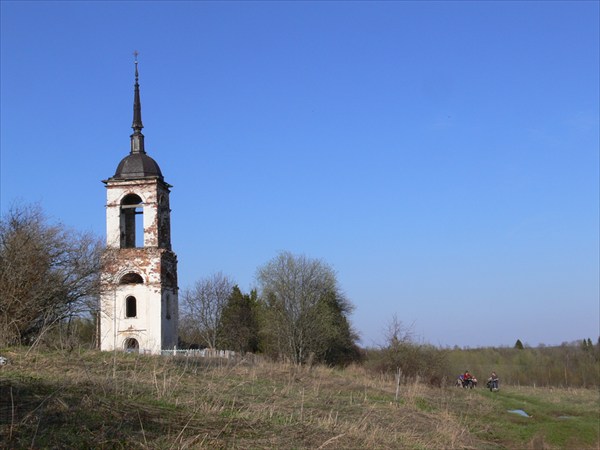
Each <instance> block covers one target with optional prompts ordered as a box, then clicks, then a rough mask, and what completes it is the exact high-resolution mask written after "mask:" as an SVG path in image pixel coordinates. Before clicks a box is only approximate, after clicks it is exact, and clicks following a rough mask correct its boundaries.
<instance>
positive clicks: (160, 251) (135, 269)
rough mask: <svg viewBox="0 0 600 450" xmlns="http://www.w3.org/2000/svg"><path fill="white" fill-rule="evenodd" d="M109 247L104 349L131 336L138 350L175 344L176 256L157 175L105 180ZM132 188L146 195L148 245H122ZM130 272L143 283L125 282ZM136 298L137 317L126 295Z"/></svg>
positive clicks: (166, 194) (103, 307)
mask: <svg viewBox="0 0 600 450" xmlns="http://www.w3.org/2000/svg"><path fill="white" fill-rule="evenodd" d="M106 187H107V204H106V227H107V233H106V235H107V236H106V237H107V242H106V244H107V250H106V253H105V255H104V268H103V272H102V277H101V283H102V294H101V320H100V343H101V344H100V348H101V350H113V349H114V348H117V349H123V348H124V345H125V342H126V341H127V339H129V338H133V339H136V340H137V342H138V343H139V348H140V351H148V352H152V353H160V350H161V348H173V347H174V346H175V345H176V344H177V325H178V309H179V302H178V288H177V257H176V256H175V254H174V253H173V252H172V251H171V250H170V249H171V243H170V209H169V188H168V185H166V184H165V183H162V182H160V181H158V180H156V179H148V180H123V181H121V180H119V181H108V182H107V186H106ZM129 194H136V195H137V196H139V197H140V198H141V199H142V203H143V204H142V205H141V207H143V229H144V240H143V243H144V247H139V248H121V242H122V238H121V235H122V233H124V224H123V220H122V217H121V216H122V215H121V203H122V201H123V198H124V197H125V196H126V195H129ZM128 273H135V274H138V275H140V276H141V277H142V280H143V283H138V284H123V283H121V280H122V278H123V276H125V275H127V274H128ZM129 296H133V297H135V299H136V306H137V307H136V315H135V317H130V318H128V317H126V299H127V297H129Z"/></svg>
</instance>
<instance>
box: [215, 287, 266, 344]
mask: <svg viewBox="0 0 600 450" xmlns="http://www.w3.org/2000/svg"><path fill="white" fill-rule="evenodd" d="M257 297H258V296H257V294H256V291H255V290H252V291H251V292H250V294H242V291H241V290H240V288H239V287H238V286H237V285H236V286H234V287H233V289H232V291H231V295H230V296H229V299H228V300H227V304H226V305H225V307H224V308H223V312H222V314H221V321H220V323H219V328H220V332H219V333H218V335H219V336H220V339H221V344H220V346H221V347H222V348H226V349H229V350H235V351H236V352H240V353H246V352H251V353H256V351H257V350H258V328H259V327H258V298H257Z"/></svg>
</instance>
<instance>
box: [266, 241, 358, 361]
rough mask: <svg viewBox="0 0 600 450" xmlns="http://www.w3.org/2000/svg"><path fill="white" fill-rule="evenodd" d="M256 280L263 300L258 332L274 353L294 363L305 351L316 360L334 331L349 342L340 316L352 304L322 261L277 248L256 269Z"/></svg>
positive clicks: (304, 357) (305, 355)
mask: <svg viewBox="0 0 600 450" xmlns="http://www.w3.org/2000/svg"><path fill="white" fill-rule="evenodd" d="M257 279H258V282H259V285H260V289H261V292H260V293H261V298H262V301H263V302H265V304H266V305H265V306H266V308H265V309H266V317H265V320H264V325H263V327H262V330H263V333H264V334H266V335H267V338H266V340H267V341H268V342H269V345H271V346H274V347H275V348H276V349H277V351H278V353H279V355H280V356H285V357H287V358H290V360H292V361H293V362H294V363H297V364H300V363H304V362H306V361H307V359H308V358H309V357H310V355H311V354H312V355H315V356H316V357H317V358H319V357H320V356H322V355H324V354H325V352H326V351H327V349H328V347H329V346H330V344H331V343H332V340H333V339H337V336H339V335H340V333H339V331H340V330H341V331H343V333H342V334H345V335H346V336H347V337H348V339H347V342H348V345H350V346H351V345H353V340H354V339H355V335H354V334H353V333H352V332H351V330H350V328H349V323H348V321H347V320H346V315H347V313H349V312H350V311H351V310H352V305H351V304H350V303H349V302H348V300H346V299H345V297H344V296H343V295H342V293H341V292H340V289H339V287H338V283H337V279H336V275H335V272H334V271H333V269H331V267H329V266H328V265H327V264H325V263H324V262H322V261H320V260H317V259H310V258H307V257H305V256H296V255H293V254H291V253H289V252H282V253H280V254H279V255H277V256H276V257H275V258H273V259H272V260H271V261H269V262H268V263H267V264H265V265H264V266H263V267H262V268H260V269H259V270H258V276H257ZM340 319H341V320H340ZM338 340H339V339H338Z"/></svg>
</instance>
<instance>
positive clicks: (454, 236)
mask: <svg viewBox="0 0 600 450" xmlns="http://www.w3.org/2000/svg"><path fill="white" fill-rule="evenodd" d="M1 13H2V14H1V67H0V68H1V169H0V175H1V181H0V188H1V192H0V200H1V210H2V211H6V209H7V208H8V207H9V206H10V205H11V203H13V202H15V201H21V202H27V203H30V202H39V203H40V204H41V206H42V207H43V209H44V210H45V211H46V212H47V213H48V214H49V215H50V216H51V217H52V218H54V219H57V220H61V221H62V222H63V223H65V224H66V225H68V226H70V227H73V228H76V229H80V230H91V231H93V232H95V233H97V234H98V235H101V236H104V235H105V216H104V214H105V210H104V204H105V195H106V192H105V188H104V185H103V184H102V183H101V180H103V179H106V178H108V177H110V176H112V175H113V174H114V172H115V169H116V167H117V164H118V163H119V161H120V160H121V159H122V158H123V157H124V156H126V155H127V153H128V152H129V135H130V134H131V128H130V126H131V122H132V103H133V82H134V80H133V74H134V73H133V72H134V65H133V56H132V52H133V50H138V51H139V53H140V55H139V70H140V89H141V99H142V118H143V123H144V126H145V128H144V134H145V136H146V150H147V151H148V154H149V155H150V156H152V157H153V158H154V159H156V161H157V162H158V163H159V165H160V167H161V169H162V172H163V174H164V176H165V180H166V181H167V182H168V183H170V184H172V185H173V186H174V187H173V189H172V194H171V206H172V210H173V211H172V238H173V249H174V250H175V252H176V253H177V255H178V258H179V284H180V287H181V288H186V287H188V286H190V285H191V284H192V283H193V282H194V281H195V280H197V279H200V278H202V277H205V276H208V275H210V274H212V273H214V272H217V271H222V272H223V273H224V274H226V275H228V276H230V277H231V278H233V279H234V280H235V281H236V282H237V283H238V284H239V285H240V287H241V288H242V290H244V291H249V290H250V289H251V288H252V287H253V286H255V283H256V282H255V274H256V269H257V268H258V267H259V266H261V265H262V264H264V263H266V262H267V261H268V260H269V259H271V258H273V257H274V256H275V255H276V254H277V253H278V252H279V251H282V250H288V251H291V252H293V253H296V254H304V255H307V256H309V257H312V258H319V259H322V260H324V261H325V262H327V263H328V264H330V265H331V266H332V267H333V268H334V269H335V270H336V271H337V274H338V279H339V281H340V285H341V287H342V289H343V290H344V292H345V293H346V295H347V296H348V298H349V299H350V300H351V301H352V302H353V303H354V305H355V306H356V310H355V312H354V313H353V315H352V322H353V324H354V326H355V328H356V329H357V330H358V331H359V333H360V335H361V342H362V344H364V345H377V344H382V343H383V337H382V330H383V329H384V328H385V326H386V325H387V324H389V322H390V319H391V317H392V315H393V314H396V315H397V317H398V319H399V320H401V321H402V322H403V323H404V324H405V325H406V326H407V327H411V328H412V331H413V333H414V334H415V336H416V337H417V339H418V340H420V341H422V342H429V343H432V344H435V345H442V346H453V345H459V346H461V347H462V346H471V347H476V346H487V345H506V346H512V345H513V344H514V342H515V341H516V340H517V339H521V341H523V342H524V343H528V344H529V345H533V346H535V345H538V344H539V343H544V344H547V345H554V344H560V343H561V342H563V341H572V340H576V339H582V338H588V337H589V338H592V340H594V341H595V339H597V336H598V334H599V326H600V325H599V320H600V318H599V317H600V311H599V284H600V281H599V271H600V268H599V246H600V243H599V227H600V225H599V215H600V213H599V202H600V200H599V191H600V189H599V167H600V162H599V146H600V138H599V122H600V113H599V104H600V94H599V85H600V76H599V61H600V51H599V41H600V37H599V16H600V13H599V2H597V1H579V2H578V1H569V2H560V1H552V2H543V1H536V2H526V1H519V2H515V1H513V2H491V1H490V2H467V1H460V2H451V1H444V2H433V1H431V2H342V1H339V2H325V1H323V2H300V1H297V2H251V1H248V2H160V1H151V2H150V1H149V2H137V1H136V2H108V1H107V2H50V1H47V2H38V1H36V2H25V1H20V2H12V1H2V2H1Z"/></svg>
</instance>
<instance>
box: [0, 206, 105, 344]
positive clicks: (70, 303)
mask: <svg viewBox="0 0 600 450" xmlns="http://www.w3.org/2000/svg"><path fill="white" fill-rule="evenodd" d="M101 250H102V247H101V244H100V241H99V239H98V238H97V237H95V236H93V235H91V234H89V233H78V232H76V231H73V230H69V229H67V228H66V227H65V226H63V225H61V224H49V223H48V220H47V218H46V217H45V216H44V214H43V212H42V210H41V208H40V207H39V206H15V207H13V208H12V209H10V210H9V211H8V212H7V213H6V215H4V216H3V217H2V218H1V220H0V293H1V294H0V342H3V343H4V344H17V343H20V344H30V343H32V342H34V341H35V340H36V339H37V338H38V337H39V336H40V335H42V334H43V333H44V332H45V331H46V330H48V329H49V327H51V326H53V325H56V324H58V323H59V322H60V321H61V320H63V319H66V318H68V317H71V316H74V315H77V314H81V313H82V312H83V310H85V309H87V308H89V304H90V299H94V300H96V295H97V292H98V276H99V269H100V254H101Z"/></svg>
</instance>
